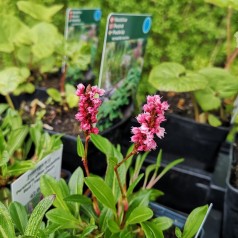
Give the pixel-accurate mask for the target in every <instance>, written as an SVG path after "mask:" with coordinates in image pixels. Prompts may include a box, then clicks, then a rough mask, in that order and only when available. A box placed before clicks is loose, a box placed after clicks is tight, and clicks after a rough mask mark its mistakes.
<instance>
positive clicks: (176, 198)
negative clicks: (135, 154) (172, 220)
mask: <svg viewBox="0 0 238 238" xmlns="http://www.w3.org/2000/svg"><path fill="white" fill-rule="evenodd" d="M150 158H151V157H150V155H148V159H147V160H146V162H145V164H147V165H149V164H152V163H150ZM162 161H163V158H162ZM165 165H166V164H165V163H163V162H162V163H161V167H160V171H161V170H162V169H164V167H165ZM210 183H211V176H210V174H208V173H206V172H204V171H201V170H200V171H198V170H195V169H192V168H189V167H187V166H181V165H180V166H179V167H177V166H176V167H174V168H172V169H171V170H169V171H168V172H167V173H166V174H165V175H164V176H163V177H162V178H161V179H160V180H159V181H158V182H157V183H156V184H155V186H154V188H156V189H159V190H161V191H163V192H164V195H163V196H160V197H159V198H158V199H157V202H158V203H160V204H163V205H165V206H168V207H171V208H173V209H176V210H179V211H182V212H185V213H189V212H190V211H191V210H192V209H193V208H194V207H198V206H202V205H204V204H206V203H208V198H209V192H210Z"/></svg>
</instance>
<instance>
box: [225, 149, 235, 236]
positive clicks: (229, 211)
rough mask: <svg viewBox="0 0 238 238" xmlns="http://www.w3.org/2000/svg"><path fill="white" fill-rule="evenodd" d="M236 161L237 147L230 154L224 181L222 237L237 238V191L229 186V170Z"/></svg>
mask: <svg viewBox="0 0 238 238" xmlns="http://www.w3.org/2000/svg"><path fill="white" fill-rule="evenodd" d="M237 161H238V151H237V147H233V150H231V153H230V167H229V171H228V176H227V180H226V193H225V198H224V211H223V237H224V238H238V189H237V188H235V187H234V186H232V185H231V183H230V181H231V168H232V166H233V163H234V162H237Z"/></svg>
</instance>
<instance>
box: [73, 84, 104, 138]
mask: <svg viewBox="0 0 238 238" xmlns="http://www.w3.org/2000/svg"><path fill="white" fill-rule="evenodd" d="M103 94H104V90H103V89H100V88H98V87H97V86H93V87H91V86H90V85H88V86H87V88H86V89H85V86H84V85H83V84H79V85H78V86H77V91H76V95H77V96H79V98H80V100H79V105H78V113H77V114H76V115H75V119H76V120H77V121H79V122H80V127H81V129H82V130H83V131H84V132H85V133H86V134H87V135H89V134H90V133H94V134H98V133H99V130H98V128H96V122H97V113H98V108H99V107H100V105H101V104H102V101H101V99H100V98H99V96H102V95H103Z"/></svg>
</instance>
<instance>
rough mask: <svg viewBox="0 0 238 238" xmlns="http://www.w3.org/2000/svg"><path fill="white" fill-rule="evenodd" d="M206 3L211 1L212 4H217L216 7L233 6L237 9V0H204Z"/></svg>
mask: <svg viewBox="0 0 238 238" xmlns="http://www.w3.org/2000/svg"><path fill="white" fill-rule="evenodd" d="M205 1H206V2H208V3H212V4H214V5H217V6H218V7H224V8H228V7H229V8H233V9H235V10H238V2H237V0H205Z"/></svg>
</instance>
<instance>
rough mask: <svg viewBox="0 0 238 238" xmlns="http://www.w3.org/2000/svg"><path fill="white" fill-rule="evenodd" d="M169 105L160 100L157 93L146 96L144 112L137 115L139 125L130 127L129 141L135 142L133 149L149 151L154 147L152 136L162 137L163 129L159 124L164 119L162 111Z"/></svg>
mask: <svg viewBox="0 0 238 238" xmlns="http://www.w3.org/2000/svg"><path fill="white" fill-rule="evenodd" d="M168 108H169V105H168V103H167V102H166V101H164V102H161V97H160V96H159V95H154V96H147V104H145V105H144V106H143V110H144V112H143V113H141V114H139V115H138V116H137V118H136V119H137V121H138V122H139V123H140V127H132V133H133V134H134V135H133V136H132V137H131V141H132V142H134V144H135V150H136V151H137V152H139V151H150V150H152V149H153V150H154V149H155V148H156V142H155V140H154V136H155V135H157V136H158V137H159V138H160V139H161V138H163V137H164V133H165V130H164V128H162V127H160V124H161V123H162V122H163V121H165V116H164V112H165V111H166V110H168Z"/></svg>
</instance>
